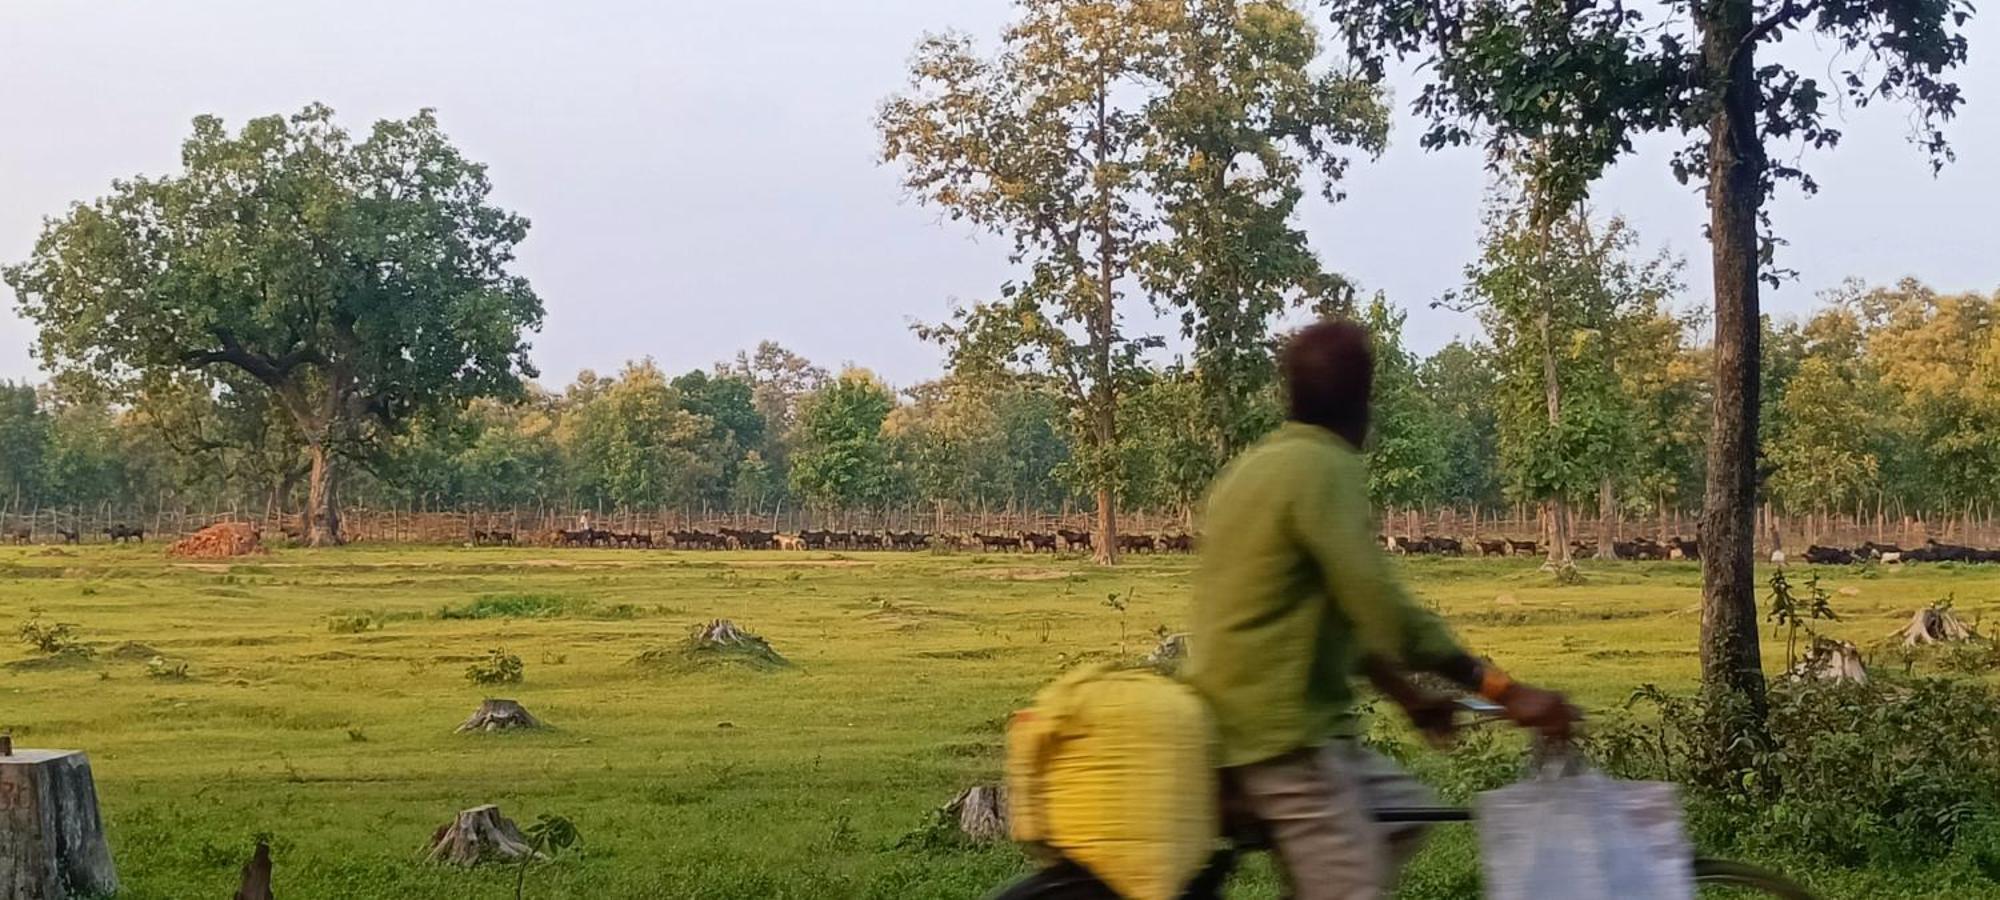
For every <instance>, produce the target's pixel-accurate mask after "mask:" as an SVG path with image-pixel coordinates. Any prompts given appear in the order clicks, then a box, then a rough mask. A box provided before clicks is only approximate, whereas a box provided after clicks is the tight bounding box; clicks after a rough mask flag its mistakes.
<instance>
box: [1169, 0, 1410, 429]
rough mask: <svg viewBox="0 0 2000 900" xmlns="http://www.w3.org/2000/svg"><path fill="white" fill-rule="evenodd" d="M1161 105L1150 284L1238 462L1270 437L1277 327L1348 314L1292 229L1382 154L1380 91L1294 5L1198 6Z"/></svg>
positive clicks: (1226, 2)
mask: <svg viewBox="0 0 2000 900" xmlns="http://www.w3.org/2000/svg"><path fill="white" fill-rule="evenodd" d="M1168 21H1169V24H1170V25H1171V27H1170V28H1168V29H1166V31H1165V34H1166V41H1167V49H1168V51H1169V52H1167V53H1165V54H1163V55H1162V57H1161V58H1162V65H1163V67H1164V70H1163V71H1162V72H1161V74H1160V81H1161V85H1160V90H1159V93H1158V95H1157V96H1156V97H1155V98H1154V99H1153V100H1152V101H1151V103H1150V104H1149V106H1148V109H1147V120H1148V122H1149V128H1148V130H1147V133H1146V142H1147V151H1146V156H1145V168H1144V170H1145V174H1146V178H1147V184H1148V190H1149V191H1150V192H1151V193H1152V194H1153V195H1154V196H1156V197H1157V198H1158V199H1157V201H1156V202H1157V203H1158V205H1159V210H1160V226H1161V229H1160V230H1161V234H1160V235H1159V236H1158V237H1157V238H1156V239H1154V240H1152V241H1150V242H1148V244H1147V245H1146V247H1145V248H1144V250H1143V252H1142V253H1141V258H1140V265H1139V271H1140V274H1141V277H1142V281H1143V283H1144V284H1145V286H1146V288H1147V289H1148V290H1149V291H1150V292H1151V293H1152V295H1153V297H1154V299H1155V302H1156V303H1159V304H1160V305H1161V306H1163V307H1165V308H1166V309H1167V310H1168V311H1169V312H1171V313H1173V314H1175V315H1176V316H1177V318H1178V319H1179V321H1180V325H1181V331H1182V335H1183V337H1185V338H1187V339H1188V340H1189V342H1190V343H1191V344H1192V349H1193V357H1194V370H1195V374H1196V376H1197V377H1196V379H1195V380H1194V385H1195V386H1196V387H1197V388H1198V390H1199V392H1200V397H1201V406H1200V409H1199V415H1198V418H1197V421H1199V422H1201V423H1202V424H1203V425H1204V426H1205V428H1204V430H1205V431H1206V432H1207V433H1208V434H1207V436H1208V437H1209V438H1210V439H1211V440H1213V441H1214V442H1215V444H1216V454H1217V455H1219V456H1220V457H1222V458H1224V459H1227V458H1229V457H1231V456H1234V455H1235V453H1236V451H1237V450H1239V449H1241V448H1242V447H1244V446H1245V445H1247V444H1248V443H1249V442H1251V441H1253V440H1255V439H1257V438H1258V437H1260V436H1262V435H1263V434H1264V433H1265V432H1266V431H1268V430H1270V428H1271V427H1272V426H1273V425H1274V424H1275V422H1273V421H1271V420H1270V419H1269V418H1267V417H1265V416H1260V415H1259V413H1260V412H1263V411H1264V410H1266V409H1267V408H1268V406H1269V404H1264V403H1261V402H1260V400H1261V399H1262V398H1261V396H1260V395H1262V394H1263V393H1265V392H1267V391H1268V390H1269V389H1270V387H1271V384H1272V381H1273V379H1274V375H1275V369H1276V367H1275V365H1274V363H1273V356H1274V354H1273V353H1272V348H1271V346H1270V344H1271V343H1272V341H1271V336H1270V326H1271V323H1272V322H1273V320H1274V319H1275V318H1276V317H1277V316H1278V315H1279V314H1281V313H1283V312H1284V311H1286V310H1287V309H1290V308H1292V307H1295V306H1298V305H1300V304H1304V303H1308V302H1310V303H1313V304H1314V305H1317V306H1321V307H1322V308H1329V309H1337V310H1339V311H1341V312H1350V311H1351V303H1352V301H1351V294H1352V292H1353V289H1352V287H1351V285H1349V284H1348V282H1347V281H1346V280H1345V279H1342V278H1340V277H1338V276H1336V275H1331V274H1329V273H1327V272H1326V271H1324V270H1323V269H1322V267H1321V265H1320V260H1319V258H1318V256H1317V255H1315V254H1314V253H1313V250H1312V248H1311V247H1310V246H1309V245H1308V244H1307V241H1306V236H1305V232H1304V231H1302V230H1301V229H1300V228H1299V227H1298V226H1297V224H1296V222H1295V219H1296V213H1297V210H1298V206H1299V203H1300V201H1301V200H1303V199H1304V198H1305V197H1306V195H1307V193H1308V190H1309V189H1310V187H1312V186H1316V187H1317V188H1318V190H1319V193H1320V195H1321V196H1322V198H1323V199H1325V200H1326V201H1328V202H1332V201H1334V200H1336V199H1338V198H1339V196H1340V191H1341V181H1340V180H1341V177H1342V176H1343V175H1344V174H1345V172H1346V169H1347V164H1348V157H1347V155H1346V152H1348V151H1359V152H1362V153H1367V154H1370V155H1372V154H1375V153H1378V152H1380V151H1381V149H1382V147H1383V146H1384V144H1385V142H1386V140H1387V136H1388V128H1389V117H1388V107H1387V105H1386V104H1385V103H1384V102H1383V97H1382V92H1381V90H1380V89H1379V88H1377V87H1376V86H1375V85H1373V84H1370V83H1368V81H1367V80H1366V79H1363V78H1360V77H1358V76H1356V75H1354V74H1352V73H1350V72H1347V71H1345V70H1343V69H1340V68H1337V67H1328V66H1325V65H1323V64H1322V62H1323V61H1322V60H1321V59H1320V41H1319V35H1318V34H1317V33H1316V31H1315V29H1314V28H1313V27H1312V25H1311V24H1310V23H1309V22H1308V21H1307V20H1306V17H1305V15H1304V14H1303V13H1302V12H1300V11H1299V10H1298V9H1297V8H1296V7H1294V6H1293V5H1292V4H1291V3H1290V2H1288V0H1187V2H1186V3H1184V4H1183V12H1182V14H1181V15H1180V16H1179V17H1178V18H1175V19H1171V20H1168Z"/></svg>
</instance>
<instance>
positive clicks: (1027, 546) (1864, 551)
mask: <svg viewBox="0 0 2000 900" xmlns="http://www.w3.org/2000/svg"><path fill="white" fill-rule="evenodd" d="M53 530H54V532H55V536H56V537H57V538H59V539H60V540H61V541H62V543H65V544H77V543H82V535H81V534H80V533H79V531H78V530H77V529H73V528H72V529H63V528H56V529H53ZM102 534H103V535H104V537H105V539H106V540H107V541H111V542H116V543H122V542H126V541H137V542H140V543H144V542H145V540H146V529H144V528H139V527H136V526H131V525H122V524H120V525H113V526H111V527H109V528H106V529H104V530H103V531H102ZM287 534H288V535H290V536H294V537H295V536H296V535H291V532H290V531H289V530H287ZM515 534H516V533H515V532H512V531H488V530H475V531H473V532H472V543H474V544H478V545H482V546H513V545H515V544H516V543H518V542H517V540H516V537H515ZM0 539H5V540H6V541H8V542H10V543H14V544H26V543H29V542H31V541H32V540H33V539H34V532H33V531H32V530H31V529H29V528H28V527H27V526H25V525H17V526H13V527H10V528H8V529H7V530H6V531H4V532H0ZM1380 540H1381V543H1382V546H1383V547H1384V548H1385V549H1387V550H1388V551H1389V552H1391V553H1399V554H1421V555H1432V556H1464V555H1466V554H1468V553H1473V554H1478V555H1480V556H1521V555H1528V556H1533V555H1538V554H1540V553H1542V551H1543V549H1544V548H1545V547H1546V546H1547V545H1545V544H1543V543H1541V542H1539V541H1517V540H1513V539H1511V538H1497V539H1493V540H1471V541H1465V540H1460V539H1458V538H1451V537H1441V536H1437V535H1424V536H1422V537H1405V536H1393V537H1392V536H1389V535H1382V536H1381V538H1380ZM549 542H550V543H553V544H555V545H557V546H562V547H631V548H641V549H646V548H654V547H672V548H676V549H682V550H927V549H944V550H979V551H984V552H996V551H1006V552H1013V553H1044V552H1046V553H1060V552H1071V553H1076V552H1084V551H1088V550H1090V549H1091V537H1090V532H1087V531H1077V530H1075V529H1070V528H1058V529H1055V530H1054V531H1046V532H1042V531H1020V532H1015V533H1013V534H986V533H984V532H978V531H975V532H972V533H970V534H932V533H928V532H922V531H827V530H817V531H814V530H808V531H800V532H795V533H793V532H777V531H758V530H755V529H742V528H718V529H716V530H714V531H703V530H700V529H677V530H671V531H666V532H663V533H661V534H658V535H655V534H654V533H653V532H651V531H613V530H610V529H604V528H579V529H558V530H556V531H555V532H553V533H552V534H551V535H550V541H549ZM1194 547H1195V536H1194V535H1191V534H1184V533H1181V534H1121V535H1119V536H1118V549H1119V550H1120V551H1122V552H1125V553H1192V552H1194ZM1570 552H1571V553H1572V555H1574V556H1577V557H1579V558H1589V557H1594V556H1596V555H1597V543H1596V542H1595V541H1581V540H1580V541H1571V542H1570ZM1611 552H1612V556H1614V557H1615V558H1617V559H1630V560H1667V559H1700V558H1701V546H1700V544H1699V543H1698V542H1696V541H1694V540H1691V539H1688V538H1682V537H1670V538H1667V539H1666V540H1664V541H1656V540H1653V539H1651V538H1644V537H1641V538H1633V539H1632V540H1629V541H1614V542H1612V544H1611ZM1802 558H1803V559H1804V560H1805V561H1806V562H1807V563H1811V564H1813V565H1846V564H1849V563H1858V562H1869V561H1875V562H1882V563H1909V562H1963V563H2000V550H1992V549H1982V548H1979V547H1968V546H1963V545H1959V544H1946V543H1941V542H1939V541H1937V540H1936V539H1931V540H1926V541H1925V542H1924V543H1923V544H1922V545H1920V546H1917V547H1912V548H1909V549H1904V548H1902V547H1899V546H1896V545H1895V544H1884V543H1878V542H1876V541H1867V542H1865V543H1863V544H1862V545H1861V546H1859V547H1853V548H1847V547H1827V546H1821V545H1819V544H1814V545H1812V546H1810V547H1807V548H1806V551H1805V553H1804V554H1803V556H1802ZM1784 559H1785V555H1784V554H1783V553H1774V554H1772V561H1773V562H1780V563H1782V562H1784Z"/></svg>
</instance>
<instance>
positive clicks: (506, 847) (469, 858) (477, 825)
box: [426, 803, 541, 866]
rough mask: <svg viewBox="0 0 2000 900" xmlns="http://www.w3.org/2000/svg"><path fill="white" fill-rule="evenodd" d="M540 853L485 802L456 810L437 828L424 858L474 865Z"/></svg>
mask: <svg viewBox="0 0 2000 900" xmlns="http://www.w3.org/2000/svg"><path fill="white" fill-rule="evenodd" d="M540 855H541V854H539V853H536V852H535V848H533V847H531V846H529V845H528V839H527V837H526V836H525V835H523V834H521V829H519V828H516V827H514V823H513V821H512V820H510V819H508V818H507V817H506V816H503V815H501V814H500V807H498V806H494V805H493V804H491V803H488V804H486V805H485V806H475V807H473V808H471V809H468V810H464V811H462V812H460V813H459V814H458V816H457V817H456V818H454V819H452V821H451V824H449V825H446V826H444V827H443V828H439V829H438V830H437V834H434V835H432V836H431V850H430V854H429V856H427V857H426V859H427V860H428V861H429V862H434V863H447V864H450V865H454V866H476V865H478V864H480V863H482V862H506V861H509V860H516V859H520V858H521V857H523V856H540Z"/></svg>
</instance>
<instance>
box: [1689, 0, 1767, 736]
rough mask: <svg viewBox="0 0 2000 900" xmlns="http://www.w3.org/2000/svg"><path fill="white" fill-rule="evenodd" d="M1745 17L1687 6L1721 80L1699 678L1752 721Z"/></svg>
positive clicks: (1748, 12) (1753, 213)
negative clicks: (1744, 708)
mask: <svg viewBox="0 0 2000 900" xmlns="http://www.w3.org/2000/svg"><path fill="white" fill-rule="evenodd" d="M1752 18H1753V9H1752V4H1751V3H1750V2H1749V0H1718V2H1715V3H1711V4H1708V5H1706V6H1698V7H1697V8H1696V10H1695V20H1696V26H1697V28H1698V29H1699V30H1700V32H1701V37H1702V61H1703V67H1704V68H1705V69H1706V70H1707V71H1706V72H1705V73H1704V74H1705V76H1706V80H1707V81H1708V83H1710V84H1718V83H1719V84H1723V85H1724V86H1725V87H1724V89H1723V95H1722V102H1721V104H1720V105H1719V106H1718V107H1717V108H1716V110H1715V114H1714V116H1713V117H1712V118H1711V119H1710V120H1709V127H1708V134H1709V143H1708V209H1709V242H1710V248H1711V250H1712V252H1713V257H1714V266H1715V272H1714V278H1715V347H1714V363H1715V374H1714V391H1715V402H1714V412H1713V416H1714V418H1713V424H1712V427H1711V428H1710V430H1709V439H1708V440H1709V443H1708V484H1707V488H1706V492H1705V494H1704V497H1703V503H1702V529H1701V545H1702V546H1701V576H1702V579H1701V580H1702V591H1701V595H1702V596H1701V599H1702V615H1701V677H1702V684H1703V686H1704V687H1705V688H1707V689H1709V690H1711V691H1720V692H1726V693H1730V694H1735V695H1738V696H1740V697H1742V698H1744V699H1746V700H1748V701H1749V703H1750V708H1751V710H1752V712H1753V714H1754V715H1755V716H1756V717H1757V719H1758V721H1761V719H1762V714H1763V711H1764V708H1765V707H1764V671H1763V667H1762V665H1761V658H1760V655H1759V647H1758V635H1757V599H1756V571H1755V568H1754V563H1755V559H1756V558H1755V549H1754V547H1753V546H1752V516H1753V515H1754V513H1755V510H1756V504H1757V412H1758V408H1757V407H1758V402H1759V396H1758V394H1759V391H1760V388H1761V385H1760V384H1759V378H1758V376H1759V365H1760V363H1761V356H1760V354H1761V350H1762V346H1761V345H1762V331H1761V329H1762V324H1761V322H1760V321H1759V320H1758V312H1757V300H1758V298H1757V290H1758V286H1757V267H1758V263H1759V255H1758V249H1759V244H1758V235H1757V215H1758V210H1759V207H1760V206H1761V205H1762V190H1763V186H1762V177H1763V173H1764V165H1765V163H1764V148H1763V144H1762V138H1761V137H1760V136H1759V134H1758V132H1757V119H1756V117H1757V112H1758V110H1759V109H1760V108H1761V103H1762V98H1761V97H1760V88H1759V86H1758V83H1757V79H1756V77H1755V71H1756V69H1755V63H1754V61H1753V56H1754V55H1755V45H1754V42H1749V41H1746V40H1745V38H1746V37H1748V36H1749V34H1750V30H1751V27H1752V26H1751V22H1752ZM1729 739H1730V737H1729V736H1727V735H1725V736H1724V737H1723V740H1725V741H1727V740H1729Z"/></svg>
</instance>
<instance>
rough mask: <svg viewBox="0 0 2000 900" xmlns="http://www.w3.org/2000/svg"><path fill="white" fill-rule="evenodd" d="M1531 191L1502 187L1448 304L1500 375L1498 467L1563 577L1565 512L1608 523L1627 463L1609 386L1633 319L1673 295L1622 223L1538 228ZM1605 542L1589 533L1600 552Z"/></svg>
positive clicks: (1626, 429)
mask: <svg viewBox="0 0 2000 900" xmlns="http://www.w3.org/2000/svg"><path fill="white" fill-rule="evenodd" d="M1548 209H1549V207H1547V206H1545V205H1542V204H1540V203H1538V202H1537V189H1536V186H1535V185H1533V184H1525V185H1524V184H1521V183H1518V182H1506V183H1503V186H1502V187H1501V189H1500V190H1498V191H1496V192H1495V202H1494V203H1493V205H1492V206H1491V208H1490V209H1489V210H1488V213H1487V219H1486V234H1485V236H1484V238H1483V241H1482V246H1481V249H1480V257H1479V260H1478V261H1477V262H1475V263H1473V264H1472V265H1470V266H1468V267H1467V268H1466V287H1465V289H1464V291H1463V292H1462V293H1460V294H1458V295H1455V296H1454V298H1452V299H1451V300H1449V301H1447V302H1450V303H1455V304H1459V305H1462V306H1464V307H1466V308H1470V309H1473V310H1476V311H1477V312H1478V313H1479V316H1480V321H1481V322H1482V323H1483V324H1484V325H1485V327H1486V333H1487V335H1488V336H1489V337H1490V338H1491V339H1492V341H1493V346H1494V358H1495V361H1496V363H1497V366H1496V368H1497V369H1498V372H1499V386H1500V388H1501V390H1500V392H1499V396H1498V398H1497V399H1498V407H1499V438H1500V440H1499V447H1500V454H1501V467H1502V469H1503V470H1504V471H1505V472H1506V473H1507V476H1508V480H1509V481H1510V483H1511V486H1512V488H1513V490H1514V492H1515V494H1516V495H1517V496H1520V497H1522V498H1524V499H1527V500H1532V501H1535V502H1539V503H1541V504H1543V509H1544V518H1545V520H1546V521H1547V523H1548V530H1549V533H1548V538H1549V541H1548V543H1549V555H1548V561H1547V566H1548V568H1550V569H1552V570H1554V571H1556V572H1559V573H1565V574H1566V573H1568V572H1569V570H1570V569H1571V568H1572V567H1573V561H1572V560H1571V559H1570V548H1569V540H1570V534H1569V520H1570V514H1569V510H1570V507H1571V505H1572V504H1573V503H1575V502H1576V501H1579V500H1581V499H1583V498H1585V497H1588V496H1590V495H1592V494H1595V495H1596V496H1597V497H1598V502H1599V513H1600V516H1599V521H1600V524H1601V525H1602V526H1607V527H1608V525H1609V524H1610V521H1611V515H1612V514H1613V513H1615V509H1614V507H1615V505H1616V504H1615V502H1614V500H1613V493H1614V486H1613V483H1614V480H1615V479H1616V477H1617V476H1618V475H1619V473H1620V472H1621V471H1622V470H1623V469H1624V468H1625V466H1626V465H1628V464H1629V463H1630V461H1631V460H1630V457H1629V449H1630V448H1631V447H1632V446H1633V444H1634V441H1633V431H1634V430H1633V427H1632V404H1631V403H1630V402H1629V398H1628V397H1627V395H1626V393H1625V390H1624V386H1623V384H1622V382H1621V379H1620V377H1619V368H1620V358H1621V357H1622V356H1623V355H1624V350H1625V349H1626V348H1625V347H1624V346H1623V344H1624V342H1625V341H1626V339H1627V336H1628V334H1629V332H1630V331H1631V322H1632V320H1633V319H1635V318H1641V319H1643V318H1648V317H1650V316H1651V315H1652V314H1653V313H1654V312H1655V311H1656V310H1657V309H1658V308H1659V307H1660V305H1661V303H1662V302H1663V300H1664V298H1666V297H1667V296H1670V295H1671V294H1672V293H1673V291H1674V290H1675V289H1676V288H1677V287H1678V283H1677V281H1676V280H1675V264H1674V262H1673V261H1672V260H1671V259H1669V258H1666V257H1656V258H1653V259H1644V258H1639V257H1636V256H1635V255H1634V249H1635V246H1636V243H1637V238H1636V236H1635V235H1633V233H1632V232H1631V230H1630V229H1629V228H1627V227H1626V226H1625V224H1624V222H1623V221H1622V220H1619V219H1616V218H1613V219H1610V220H1609V221H1607V222H1603V223H1599V222H1596V221H1594V220H1593V219H1592V218H1591V216H1590V213H1589V211H1588V210H1587V209H1585V208H1582V207H1576V208H1574V209H1572V210H1570V211H1568V212H1566V213H1564V214H1562V215H1559V216H1555V217H1554V218H1544V215H1545V213H1546V212H1547V210H1548ZM1610 538H1611V534H1610V533H1609V532H1603V531H1601V532H1600V534H1599V535H1598V541H1599V550H1600V551H1601V552H1603V553H1605V554H1607V555H1608V554H1609V552H1610V550H1611V548H1610V546H1609V544H1610Z"/></svg>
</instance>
